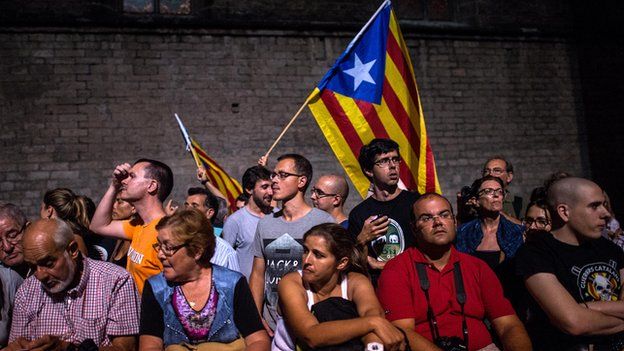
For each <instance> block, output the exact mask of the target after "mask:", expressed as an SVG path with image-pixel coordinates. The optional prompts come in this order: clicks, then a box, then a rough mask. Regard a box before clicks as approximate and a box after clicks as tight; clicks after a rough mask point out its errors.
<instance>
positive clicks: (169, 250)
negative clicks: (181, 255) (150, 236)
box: [152, 242, 188, 257]
mask: <svg viewBox="0 0 624 351" xmlns="http://www.w3.org/2000/svg"><path fill="white" fill-rule="evenodd" d="M185 246H188V243H184V244H180V245H176V246H166V245H163V244H161V243H160V242H155V243H154V244H153V245H152V247H153V248H154V250H155V251H156V253H158V251H162V253H164V254H165V256H167V257H171V256H173V255H175V253H176V252H178V250H180V249H181V248H183V247H185Z"/></svg>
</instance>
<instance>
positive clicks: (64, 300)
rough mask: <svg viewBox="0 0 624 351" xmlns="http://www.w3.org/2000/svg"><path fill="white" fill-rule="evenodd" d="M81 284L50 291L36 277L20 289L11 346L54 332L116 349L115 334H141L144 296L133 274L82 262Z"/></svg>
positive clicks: (73, 340) (75, 341)
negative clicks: (21, 339)
mask: <svg viewBox="0 0 624 351" xmlns="http://www.w3.org/2000/svg"><path fill="white" fill-rule="evenodd" d="M82 262H83V269H82V276H81V277H80V281H79V282H78V284H77V285H76V286H75V287H74V288H72V289H70V290H68V291H64V292H61V293H58V294H50V293H49V292H47V291H46V290H45V289H44V288H43V286H42V284H41V282H39V281H38V280H37V279H36V278H35V277H34V276H31V277H30V278H28V279H26V280H25V281H24V283H23V284H22V286H21V287H20V288H19V290H18V291H17V295H16V298H15V309H14V311H13V324H12V326H11V334H10V336H9V342H12V341H14V340H15V339H17V338H19V337H24V338H27V339H30V340H34V339H37V338H40V337H42V336H44V335H47V334H50V335H55V336H58V337H60V338H61V339H62V340H64V341H68V342H70V343H73V344H80V343H81V342H82V341H84V340H85V339H92V340H93V341H94V342H95V343H96V345H98V346H108V345H111V339H112V338H113V337H115V336H123V335H136V334H138V333H139V296H138V292H137V288H136V286H135V284H134V281H133V280H132V277H131V276H130V274H129V273H128V272H127V271H126V270H124V269H123V268H121V267H119V266H116V265H114V264H112V263H108V262H102V261H95V260H91V259H89V258H84V259H82Z"/></svg>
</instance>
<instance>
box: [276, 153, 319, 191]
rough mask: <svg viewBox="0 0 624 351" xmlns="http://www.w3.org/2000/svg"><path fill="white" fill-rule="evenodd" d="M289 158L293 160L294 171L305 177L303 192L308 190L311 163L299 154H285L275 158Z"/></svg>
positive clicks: (310, 177)
mask: <svg viewBox="0 0 624 351" xmlns="http://www.w3.org/2000/svg"><path fill="white" fill-rule="evenodd" d="M286 159H291V160H293V161H294V162H295V172H297V173H298V174H301V175H302V176H305V177H306V183H305V185H304V186H303V192H304V193H305V192H306V190H308V186H309V185H310V182H311V181H312V164H311V163H310V161H308V159H307V158H305V157H303V156H301V155H299V154H285V155H282V156H280V157H278V158H277V160H278V161H281V160H286Z"/></svg>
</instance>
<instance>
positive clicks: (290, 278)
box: [278, 271, 304, 292]
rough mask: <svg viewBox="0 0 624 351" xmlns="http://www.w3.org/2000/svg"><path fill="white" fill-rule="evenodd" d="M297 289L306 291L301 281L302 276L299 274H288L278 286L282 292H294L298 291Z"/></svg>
mask: <svg viewBox="0 0 624 351" xmlns="http://www.w3.org/2000/svg"><path fill="white" fill-rule="evenodd" d="M297 289H301V290H304V288H303V281H302V279H301V274H299V272H296V271H295V272H290V273H288V274H286V275H285V276H283V277H282V279H281V280H280V282H279V285H278V290H279V291H280V292H282V291H284V292H285V291H286V290H288V291H292V290H297Z"/></svg>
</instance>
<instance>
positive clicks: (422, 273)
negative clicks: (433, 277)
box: [416, 261, 468, 346]
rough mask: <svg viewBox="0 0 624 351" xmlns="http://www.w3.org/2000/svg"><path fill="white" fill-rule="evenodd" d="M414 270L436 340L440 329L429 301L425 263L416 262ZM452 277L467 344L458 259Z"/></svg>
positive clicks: (466, 327)
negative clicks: (423, 295)
mask: <svg viewBox="0 0 624 351" xmlns="http://www.w3.org/2000/svg"><path fill="white" fill-rule="evenodd" d="M416 272H417V273H418V280H419V282H420V288H421V289H422V291H423V293H424V294H425V299H426V300H427V319H428V320H429V326H430V328H431V334H432V336H433V339H434V340H436V339H438V338H439V337H440V330H439V329H438V321H437V319H436V317H435V314H434V313H433V308H432V307H431V301H430V299H429V288H430V284H429V277H428V276H427V265H426V264H424V263H416ZM453 277H454V280H455V298H456V299H457V303H459V308H460V309H461V315H462V332H463V335H464V345H466V346H468V324H467V323H466V314H465V313H464V305H465V304H466V290H465V289H464V280H463V279H462V273H461V268H460V265H459V261H458V262H455V264H454V266H453Z"/></svg>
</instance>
